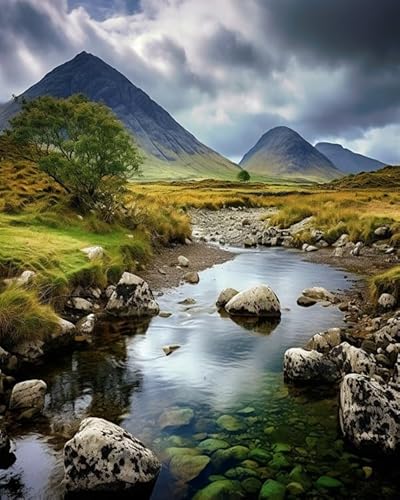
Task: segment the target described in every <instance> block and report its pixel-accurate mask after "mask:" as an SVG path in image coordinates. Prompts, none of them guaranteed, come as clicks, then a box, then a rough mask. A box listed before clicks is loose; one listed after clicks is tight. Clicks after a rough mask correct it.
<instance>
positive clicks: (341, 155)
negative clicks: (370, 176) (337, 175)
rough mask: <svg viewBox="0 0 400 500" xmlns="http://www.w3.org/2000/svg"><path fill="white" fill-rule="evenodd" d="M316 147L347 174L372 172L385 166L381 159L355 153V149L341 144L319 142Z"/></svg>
mask: <svg viewBox="0 0 400 500" xmlns="http://www.w3.org/2000/svg"><path fill="white" fill-rule="evenodd" d="M315 147H316V149H318V151H319V152H320V153H322V154H323V155H325V156H326V157H327V158H329V160H331V162H332V163H333V164H334V165H335V167H337V168H338V169H339V170H341V171H342V172H345V173H347V174H357V173H358V172H372V171H374V170H378V169H379V168H382V167H384V166H385V164H384V163H382V162H381V161H378V160H374V159H373V158H368V156H363V155H360V154H358V153H354V151H351V150H350V149H346V148H344V147H343V146H341V145H340V144H332V143H330V142H319V143H318V144H316V145H315Z"/></svg>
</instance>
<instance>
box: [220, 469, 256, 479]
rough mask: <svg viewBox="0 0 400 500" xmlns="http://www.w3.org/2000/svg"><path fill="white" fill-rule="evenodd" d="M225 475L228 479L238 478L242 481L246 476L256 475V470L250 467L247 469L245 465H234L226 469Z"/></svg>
mask: <svg viewBox="0 0 400 500" xmlns="http://www.w3.org/2000/svg"><path fill="white" fill-rule="evenodd" d="M225 476H226V477H228V478H229V479H239V480H240V481H242V480H243V479H246V478H247V477H257V472H255V471H254V470H252V469H247V468H246V467H235V468H233V469H229V470H228V471H226V472H225Z"/></svg>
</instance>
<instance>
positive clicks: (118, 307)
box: [106, 273, 160, 317]
mask: <svg viewBox="0 0 400 500" xmlns="http://www.w3.org/2000/svg"><path fill="white" fill-rule="evenodd" d="M106 310H107V312H109V313H110V314H113V315H115V316H124V317H140V316H155V315H157V314H158V313H159V310H160V308H159V306H158V304H157V302H156V301H155V300H154V297H153V293H152V291H151V290H150V287H149V285H148V284H147V283H146V282H145V281H144V280H143V279H142V278H139V276H136V275H135V274H131V273H124V274H123V275H122V277H121V279H120V280H119V282H118V284H117V286H116V287H115V290H114V291H113V292H112V294H111V297H110V298H109V300H108V303H107V306H106Z"/></svg>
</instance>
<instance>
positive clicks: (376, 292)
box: [370, 266, 400, 304]
mask: <svg viewBox="0 0 400 500" xmlns="http://www.w3.org/2000/svg"><path fill="white" fill-rule="evenodd" d="M370 290H371V295H372V297H373V299H374V300H375V302H376V301H377V300H378V298H379V296H380V295H381V294H382V293H391V294H392V295H393V296H394V297H395V298H396V301H397V304H400V266H395V267H393V268H392V269H389V270H388V271H385V272H384V273H382V274H378V275H375V276H373V277H372V278H371V280H370Z"/></svg>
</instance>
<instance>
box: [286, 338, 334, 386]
mask: <svg viewBox="0 0 400 500" xmlns="http://www.w3.org/2000/svg"><path fill="white" fill-rule="evenodd" d="M283 374H284V378H285V380H287V381H289V382H300V383H302V382H319V383H324V382H333V381H335V380H336V379H337V378H338V373H337V368H336V366H335V364H334V363H333V362H332V361H330V360H329V359H327V358H326V357H325V356H324V355H323V354H321V353H319V352H318V351H306V350H305V349H301V348H298V347H294V348H292V349H288V350H287V351H286V352H285V355H284V360H283Z"/></svg>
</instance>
